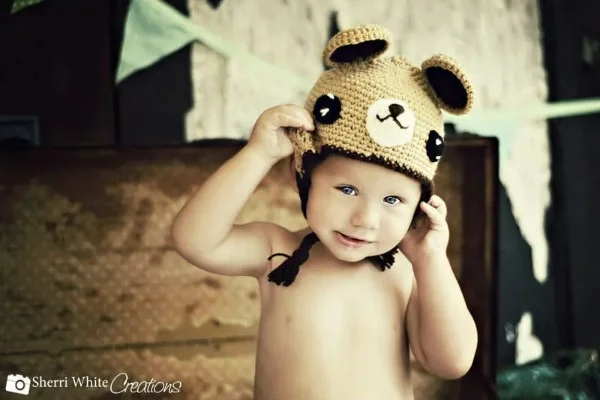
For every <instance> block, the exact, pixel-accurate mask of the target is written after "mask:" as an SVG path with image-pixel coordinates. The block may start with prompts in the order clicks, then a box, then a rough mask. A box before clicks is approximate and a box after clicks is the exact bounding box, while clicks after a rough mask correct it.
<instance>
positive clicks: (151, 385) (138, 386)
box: [110, 372, 181, 394]
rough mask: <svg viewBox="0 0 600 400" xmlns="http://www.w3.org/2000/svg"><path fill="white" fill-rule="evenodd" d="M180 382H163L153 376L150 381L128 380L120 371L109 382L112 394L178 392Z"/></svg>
mask: <svg viewBox="0 0 600 400" xmlns="http://www.w3.org/2000/svg"><path fill="white" fill-rule="evenodd" d="M180 389H181V382H180V381H176V382H173V383H165V382H159V381H156V380H155V379H154V378H152V379H150V381H139V382H138V381H129V376H128V375H127V374H126V373H125V372H122V373H120V374H118V375H117V376H115V377H114V378H113V380H112V382H111V383H110V391H111V392H112V393H114V394H119V393H123V392H129V393H165V392H169V393H179V391H180Z"/></svg>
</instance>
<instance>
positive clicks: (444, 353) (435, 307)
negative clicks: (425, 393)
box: [406, 257, 477, 379]
mask: <svg viewBox="0 0 600 400" xmlns="http://www.w3.org/2000/svg"><path fill="white" fill-rule="evenodd" d="M413 270H414V273H415V277H414V279H413V287H412V292H411V295H410V299H409V302H408V308H407V313H406V320H407V325H408V335H409V340H410V346H411V349H412V351H413V353H414V355H415V358H416V359H417V361H419V362H420V363H421V365H422V366H423V367H424V368H425V369H426V370H427V371H429V372H430V373H432V374H434V375H437V376H439V377H441V378H445V379H458V378H460V377H462V376H463V375H465V374H466V373H467V371H468V370H469V369H470V368H471V364H472V363H473V357H474V355H475V350H476V348H477V328H476V326H475V322H474V320H473V317H472V316H471V313H470V312H469V310H468V308H467V305H466V303H465V300H464V297H463V295H462V292H461V290H460V286H459V285H458V282H457V281H456V278H455V276H454V273H453V272H452V267H451V266H450V261H449V260H448V258H447V257H440V258H439V259H429V260H423V261H422V264H421V265H414V264H413Z"/></svg>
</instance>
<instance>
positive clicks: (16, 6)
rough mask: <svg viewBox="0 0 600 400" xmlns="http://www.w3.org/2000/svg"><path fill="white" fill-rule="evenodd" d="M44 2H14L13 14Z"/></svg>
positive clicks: (37, 0)
mask: <svg viewBox="0 0 600 400" xmlns="http://www.w3.org/2000/svg"><path fill="white" fill-rule="evenodd" d="M42 1H43V0H14V1H13V4H12V9H11V13H12V14H14V13H17V12H19V11H21V10H22V9H24V8H27V7H29V6H33V5H35V4H38V3H41V2H42Z"/></svg>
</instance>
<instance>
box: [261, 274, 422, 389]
mask: <svg viewBox="0 0 600 400" xmlns="http://www.w3.org/2000/svg"><path fill="white" fill-rule="evenodd" d="M368 285H369V284H368V283H366V287H365V288H363V289H365V290H364V291H363V290H341V291H336V293H330V292H328V291H327V288H323V290H322V291H317V292H314V291H310V292H311V295H302V293H301V289H302V287H298V288H296V289H297V290H294V288H293V287H290V288H286V289H288V290H289V292H287V293H284V292H283V290H282V291H281V292H279V293H278V294H277V295H276V296H274V297H272V298H271V299H270V302H271V304H269V305H268V306H267V307H264V308H263V314H262V316H261V326H260V335H259V343H258V348H257V363H256V379H255V392H256V394H255V400H272V399H273V400H275V399H277V400H281V399H286V400H295V399H302V400H306V399H310V400H320V399H323V400H337V399H340V400H341V399H344V400H347V399H356V400H360V399H368V400H377V399H386V400H394V399H412V387H411V386H410V372H409V367H408V351H407V347H406V338H405V333H404V329H403V328H401V327H402V326H403V325H402V323H401V321H402V320H403V315H404V307H403V306H402V305H401V304H398V303H399V301H398V299H397V297H396V296H395V295H393V294H392V293H389V292H388V293H386V291H385V290H380V291H370V290H368ZM290 289H291V290H290ZM380 289H382V288H380ZM284 290H285V289H284Z"/></svg>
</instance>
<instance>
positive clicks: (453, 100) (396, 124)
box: [269, 25, 473, 285]
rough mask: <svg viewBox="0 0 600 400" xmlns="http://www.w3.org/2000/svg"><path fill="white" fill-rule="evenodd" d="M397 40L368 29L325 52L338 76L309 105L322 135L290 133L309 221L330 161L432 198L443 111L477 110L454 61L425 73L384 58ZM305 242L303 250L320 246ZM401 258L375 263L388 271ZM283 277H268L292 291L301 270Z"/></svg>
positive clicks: (335, 41) (437, 63) (332, 74)
mask: <svg viewBox="0 0 600 400" xmlns="http://www.w3.org/2000/svg"><path fill="white" fill-rule="evenodd" d="M390 36H391V35H390V32H389V31H388V30H386V29H384V28H382V27H379V26H377V25H361V26H358V27H356V28H353V29H349V30H345V31H342V32H340V33H338V34H337V35H335V36H334V37H333V38H331V40H330V41H329V43H328V44H327V46H326V48H325V50H324V53H323V57H324V59H325V63H326V65H327V66H329V67H331V69H329V70H327V71H325V72H324V73H323V74H322V75H321V76H320V77H319V79H318V80H317V82H316V84H315V85H314V87H313V88H312V90H311V92H310V93H309V95H308V98H307V101H306V104H305V106H306V108H307V109H308V110H309V111H310V112H312V114H313V117H314V119H315V128H316V129H315V131H314V132H307V131H303V130H296V131H293V132H291V133H290V139H291V141H292V144H293V147H294V156H293V157H294V168H295V171H296V182H297V185H298V190H299V193H300V199H301V204H302V212H303V213H304V215H305V216H306V205H307V202H308V189H309V187H310V174H311V172H312V169H313V168H314V167H315V166H316V165H317V164H318V163H319V162H320V161H321V160H323V159H324V158H325V157H327V156H328V155H330V154H340V155H345V156H347V157H350V158H354V159H357V160H362V161H366V162H371V163H375V164H378V165H381V166H384V167H386V168H390V169H392V170H394V171H397V172H400V173H403V174H405V175H407V176H410V177H412V178H414V179H416V180H418V181H419V182H420V183H421V185H422V187H423V188H424V191H427V192H429V193H431V190H432V186H433V178H434V175H435V172H436V170H437V167H438V162H439V161H440V159H441V157H442V154H443V151H444V121H443V118H442V110H445V111H447V112H449V113H452V114H456V115H459V114H464V113H466V112H468V111H469V110H470V109H471V107H472V104H473V90H472V88H471V84H470V83H469V80H468V79H467V77H466V75H465V73H464V71H463V70H462V68H461V67H460V66H459V65H458V64H457V63H456V62H455V61H454V60H453V59H451V58H450V57H447V56H444V55H439V54H438V55H434V56H432V57H430V58H428V59H427V60H425V61H424V62H423V63H422V65H421V68H418V67H416V66H413V65H412V64H410V62H409V61H408V60H406V59H405V58H403V57H400V56H391V57H383V56H382V54H383V53H384V52H385V51H386V50H387V49H388V47H389V45H390ZM311 235H313V236H314V234H311ZM305 239H306V240H305V241H304V242H303V243H305V242H306V243H314V242H315V241H316V240H318V238H316V237H312V238H305ZM311 245H312V244H311ZM301 247H302V246H301ZM308 248H310V246H309V247H308ZM299 250H300V249H299ZM396 251H397V249H396V248H395V249H393V250H392V251H391V252H389V253H386V254H384V255H381V256H378V257H373V259H372V261H373V262H374V263H375V264H377V265H378V266H380V267H381V269H382V270H385V268H386V267H389V266H390V265H391V264H392V263H393V254H394V253H395V252H396ZM304 253H306V254H304ZM293 257H294V255H292V257H291V258H293ZM307 257H308V249H305V251H304V250H303V255H302V256H300V258H298V256H297V257H296V261H294V262H292V261H291V259H288V260H287V261H290V263H288V262H287V261H286V262H285V263H284V264H286V263H287V264H288V267H289V264H291V263H297V261H299V260H300V259H302V260H306V258H307ZM284 264H282V267H283V266H284ZM298 267H299V265H298ZM280 268H281V267H279V268H278V269H277V270H279V269H280ZM286 268H287V267H286ZM277 270H275V271H273V272H272V273H271V275H270V276H269V278H270V280H272V281H273V282H275V283H277V284H280V283H283V284H284V285H286V283H287V284H291V282H293V279H294V277H295V274H296V273H297V268H296V267H294V268H292V269H289V270H288V271H293V270H295V273H293V275H294V277H290V275H289V274H283V275H281V271H280V272H279V273H278V272H277ZM271 278H272V279H271ZM288 282H289V283H288Z"/></svg>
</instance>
